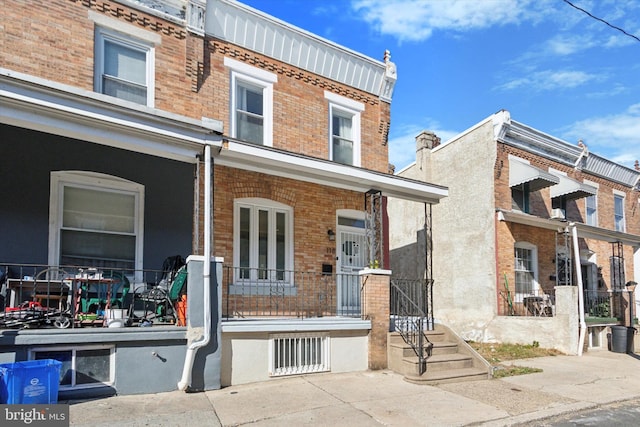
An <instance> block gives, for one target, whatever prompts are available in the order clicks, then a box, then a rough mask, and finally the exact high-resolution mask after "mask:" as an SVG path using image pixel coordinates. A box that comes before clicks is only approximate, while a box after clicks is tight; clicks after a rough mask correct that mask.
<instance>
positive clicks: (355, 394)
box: [60, 350, 640, 427]
mask: <svg viewBox="0 0 640 427" xmlns="http://www.w3.org/2000/svg"><path fill="white" fill-rule="evenodd" d="M514 364H515V365H520V366H528V367H535V368H541V369H543V370H544V371H543V372H542V373H536V374H528V375H521V376H516V377H509V378H505V379H501V380H497V379H493V380H483V381H475V382H467V383H457V384H443V385H440V386H423V385H415V384H411V383H408V382H405V381H403V379H402V376H400V375H398V374H395V373H393V372H391V371H368V372H358V373H348V374H315V375H306V376H299V377H290V378H282V379H277V380H273V381H267V382H262V383H254V384H246V385H239V386H232V387H227V388H224V389H222V390H215V391H208V392H205V393H183V392H179V391H174V392H169V393H159V394H153V395H136V396H115V397H110V398H105V399H99V400H93V401H85V402H69V403H70V404H71V406H70V417H71V425H72V426H93V427H100V426H113V425H118V426H186V425H189V426H190V427H197V426H220V425H222V426H239V425H246V424H251V425H252V426H281V425H296V426H298V425H314V426H315V425H326V426H332V427H336V426H381V425H385V426H464V425H486V426H508V425H515V424H520V423H530V422H531V421H535V420H541V419H544V418H547V417H551V416H555V415H560V414H564V413H570V412H574V411H578V410H582V409H589V408H595V407H597V406H599V405H603V404H607V403H613V402H619V401H621V400H628V399H635V398H639V397H640V357H638V356H636V355H627V354H620V353H613V352H609V351H605V350H602V351H590V352H589V353H585V355H583V356H582V357H577V356H555V357H543V358H535V359H525V360H517V361H515V362H514ZM60 403H64V402H60Z"/></svg>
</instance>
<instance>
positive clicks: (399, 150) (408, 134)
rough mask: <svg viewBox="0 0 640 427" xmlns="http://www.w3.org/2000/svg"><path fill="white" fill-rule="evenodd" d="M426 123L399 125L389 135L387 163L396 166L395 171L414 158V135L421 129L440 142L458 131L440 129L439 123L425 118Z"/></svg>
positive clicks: (413, 160)
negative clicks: (431, 134)
mask: <svg viewBox="0 0 640 427" xmlns="http://www.w3.org/2000/svg"><path fill="white" fill-rule="evenodd" d="M425 122H426V125H416V124H409V125H400V126H399V127H398V130H396V131H395V132H392V135H391V136H390V137H389V163H391V164H393V165H394V166H395V167H396V172H398V171H399V170H400V169H402V168H404V167H406V166H408V165H410V164H411V163H413V162H415V160H416V136H418V134H420V132H422V131H423V130H428V131H430V132H433V133H435V134H436V136H438V137H439V138H440V139H441V141H442V142H445V141H447V140H448V139H450V138H452V137H453V136H455V135H457V134H458V133H460V132H459V131H453V130H446V129H442V128H441V125H440V123H438V122H437V121H436V120H433V119H429V118H428V119H426V120H425Z"/></svg>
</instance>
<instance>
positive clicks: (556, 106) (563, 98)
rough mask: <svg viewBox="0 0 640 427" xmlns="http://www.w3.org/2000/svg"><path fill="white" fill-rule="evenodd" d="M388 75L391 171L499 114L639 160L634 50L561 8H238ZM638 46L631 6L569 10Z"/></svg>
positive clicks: (544, 3) (340, 3)
mask: <svg viewBox="0 0 640 427" xmlns="http://www.w3.org/2000/svg"><path fill="white" fill-rule="evenodd" d="M242 3H245V4H247V5H249V6H251V7H253V8H255V9H258V10H260V11H263V12H265V13H267V14H269V15H272V16H275V17H276V18H278V19H281V20H283V21H286V22H289V23H291V24H293V25H295V26H297V27H300V28H302V29H304V30H307V31H309V32H312V33H314V34H317V35H319V36H321V37H324V38H326V39H329V40H331V41H333V42H335V43H338V44H340V45H342V46H345V47H347V48H349V49H352V50H355V51H358V52H361V53H363V54H365V55H367V56H370V57H372V58H375V59H379V60H381V59H382V58H383V53H384V51H385V49H388V50H389V51H390V52H391V60H392V61H393V62H395V64H396V66H397V69H398V82H397V84H396V87H395V92H394V95H393V101H392V104H391V132H390V135H389V161H390V162H391V163H393V164H394V165H396V170H400V169H401V168H403V167H404V166H406V165H408V164H409V163H411V162H412V161H414V160H415V136H416V135H417V134H418V133H419V132H420V131H421V130H423V129H428V130H431V131H434V132H435V133H436V134H437V135H438V136H440V137H441V138H442V141H443V142H444V141H446V140H447V139H449V138H450V137H452V136H453V135H455V134H457V133H459V132H462V131H464V130H465V129H467V128H469V127H471V126H473V125H474V124H476V123H478V122H480V121H481V120H483V119H485V118H486V117H488V116H490V115H491V114H493V113H495V112H496V111H499V110H501V109H506V110H508V111H509V112H510V113H511V118H512V119H514V120H517V121H519V122H521V123H525V124H527V125H529V126H531V127H533V128H536V129H538V130H541V131H543V132H546V133H548V134H551V135H553V136H555V137H559V138H562V139H564V140H565V141H567V142H569V143H577V142H578V140H580V139H582V140H583V141H584V143H585V144H587V146H588V147H589V150H590V151H591V152H594V153H597V154H599V155H602V156H605V157H607V158H609V159H611V160H614V161H616V162H619V163H621V164H623V165H625V166H627V167H631V168H632V167H633V165H634V162H635V160H636V159H638V160H640V41H638V40H636V39H634V38H632V37H629V36H627V35H625V34H624V33H623V32H621V31H619V30H616V29H614V28H611V27H610V26H608V25H606V24H605V23H603V22H601V21H598V20H596V19H594V18H592V17H589V16H588V15H587V14H585V13H584V12H581V11H579V10H577V9H575V8H573V7H571V6H570V5H569V4H567V3H566V2H565V1H563V0H242ZM571 3H572V4H574V5H575V6H578V7H580V8H582V9H585V10H587V11H588V12H590V13H591V14H592V15H594V16H596V17H598V18H601V19H603V20H605V21H607V22H608V23H609V24H611V25H613V26H616V27H619V28H621V29H623V30H624V31H626V32H627V33H630V34H632V35H635V36H637V37H640V1H638V0H571Z"/></svg>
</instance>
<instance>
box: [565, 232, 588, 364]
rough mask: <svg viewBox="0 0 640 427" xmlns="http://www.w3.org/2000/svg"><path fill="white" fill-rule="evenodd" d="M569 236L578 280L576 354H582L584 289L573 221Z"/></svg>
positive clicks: (585, 330) (584, 329)
mask: <svg viewBox="0 0 640 427" xmlns="http://www.w3.org/2000/svg"><path fill="white" fill-rule="evenodd" d="M569 227H570V228H571V237H572V238H573V255H574V263H575V265H576V279H577V281H578V315H579V316H580V337H579V338H578V351H577V353H578V356H582V348H583V346H584V339H585V336H586V335H587V323H586V322H585V321H584V291H583V287H584V285H583V283H582V267H581V264H580V247H579V246H578V228H577V227H576V224H575V223H574V222H572V223H569Z"/></svg>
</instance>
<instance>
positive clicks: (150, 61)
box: [93, 26, 155, 107]
mask: <svg viewBox="0 0 640 427" xmlns="http://www.w3.org/2000/svg"><path fill="white" fill-rule="evenodd" d="M136 34H139V33H138V32H136ZM147 39H148V37H147ZM105 40H108V41H111V42H113V43H116V44H120V45H123V46H126V47H128V48H130V49H135V50H139V51H143V52H145V54H146V83H147V103H146V105H147V106H148V107H154V105H155V44H154V43H151V42H149V41H148V40H145V39H140V38H138V37H136V36H131V35H129V34H125V33H122V32H119V31H115V30H113V29H110V28H106V27H101V26H96V28H95V46H94V47H95V49H94V52H95V53H94V64H95V68H94V72H93V86H94V90H95V91H96V92H98V93H103V88H102V75H103V74H104V43H105ZM118 99H120V98H118ZM123 101H126V100H123Z"/></svg>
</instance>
